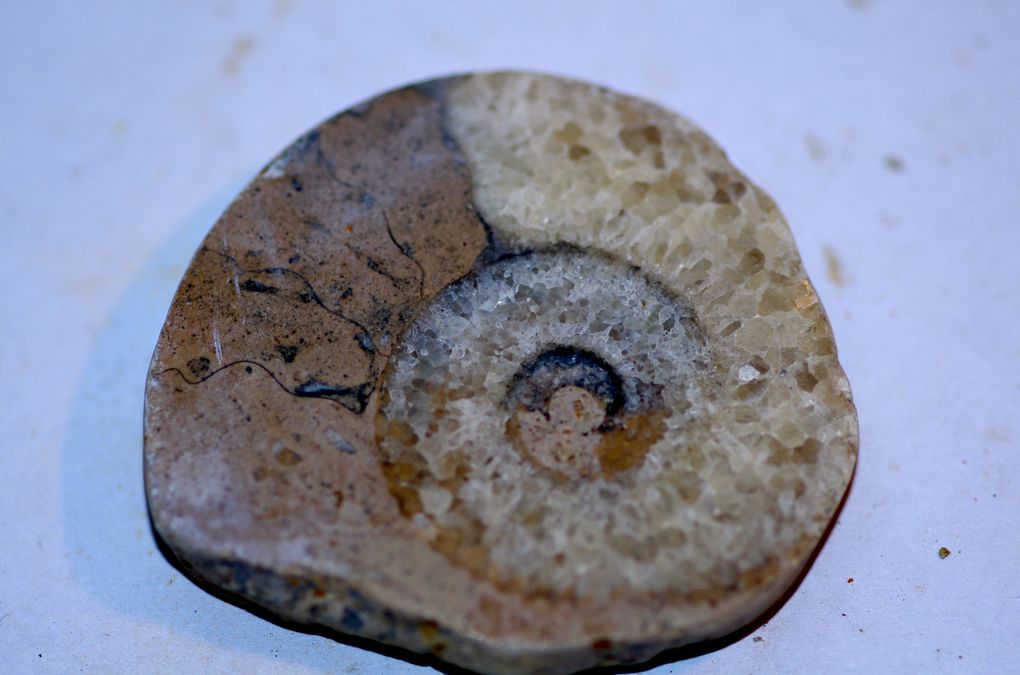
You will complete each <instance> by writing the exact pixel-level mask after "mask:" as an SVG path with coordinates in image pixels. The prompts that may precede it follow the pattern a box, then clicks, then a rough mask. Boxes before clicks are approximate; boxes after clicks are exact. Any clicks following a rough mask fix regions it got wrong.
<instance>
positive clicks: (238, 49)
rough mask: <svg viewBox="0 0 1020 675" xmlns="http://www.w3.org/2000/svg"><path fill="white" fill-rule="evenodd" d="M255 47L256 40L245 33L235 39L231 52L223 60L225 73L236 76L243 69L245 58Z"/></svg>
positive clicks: (228, 75)
mask: <svg viewBox="0 0 1020 675" xmlns="http://www.w3.org/2000/svg"><path fill="white" fill-rule="evenodd" d="M254 48H255V41H254V40H252V39H251V38H249V37H245V36H244V35H242V36H240V37H238V38H237V39H236V40H234V45H233V46H232V47H231V48H230V54H229V55H227V58H226V59H224V61H223V74H224V75H226V76H227V77H234V76H235V75H237V74H238V73H239V72H240V70H241V64H242V63H243V62H244V59H245V58H246V57H247V56H248V54H250V53H251V51H252V49H254Z"/></svg>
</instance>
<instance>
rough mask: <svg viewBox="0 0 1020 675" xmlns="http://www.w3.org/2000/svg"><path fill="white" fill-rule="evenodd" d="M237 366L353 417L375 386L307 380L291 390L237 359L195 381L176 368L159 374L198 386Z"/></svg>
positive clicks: (273, 376) (362, 408)
mask: <svg viewBox="0 0 1020 675" xmlns="http://www.w3.org/2000/svg"><path fill="white" fill-rule="evenodd" d="M239 365H246V366H255V367H256V368H260V369H262V370H263V371H264V372H265V373H266V374H267V375H269V377H271V378H272V379H273V382H275V383H276V384H277V386H279V387H280V389H282V390H283V391H285V392H287V393H288V394H290V395H291V396H293V397H295V398H320V399H323V400H326V401H330V402H331V403H336V404H337V405H339V406H341V407H343V408H346V409H347V410H349V411H351V412H352V413H354V414H355V415H360V414H361V413H362V412H364V411H365V408H366V407H367V406H368V399H369V397H371V395H372V392H374V391H375V384H374V383H373V382H372V381H371V379H369V380H366V381H364V382H362V383H361V384H358V385H355V386H353V387H338V386H335V385H328V384H323V383H321V382H319V381H317V380H309V381H308V382H306V383H305V384H302V385H300V386H299V387H298V388H297V389H293V390H292V389H290V388H289V387H287V385H285V384H284V383H283V382H281V381H280V379H279V378H278V377H276V374H275V373H273V371H271V370H269V368H267V367H266V366H265V365H263V364H261V363H259V362H258V361H252V360H250V359H238V360H236V361H231V362H230V363H224V364H223V365H221V366H220V367H219V368H217V369H216V370H213V371H211V372H210V373H209V374H208V375H205V376H203V377H200V378H198V379H197V380H191V379H188V376H187V375H185V374H184V371H182V370H181V369H180V368H177V367H174V368H166V369H164V370H161V371H160V373H159V374H160V376H162V375H166V374H167V373H177V375H178V376H179V377H180V378H181V379H182V380H184V381H185V382H187V383H188V384H190V385H192V386H197V385H199V384H203V383H204V382H205V381H206V380H208V379H210V378H212V377H215V376H216V375H217V374H219V373H221V372H223V371H224V370H226V369H228V368H233V367H234V366H239ZM347 397H350V398H351V399H353V402H352V403H350V404H348V403H345V400H346V399H347Z"/></svg>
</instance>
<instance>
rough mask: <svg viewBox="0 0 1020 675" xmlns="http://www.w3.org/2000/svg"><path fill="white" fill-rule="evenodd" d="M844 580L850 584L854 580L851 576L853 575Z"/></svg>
mask: <svg viewBox="0 0 1020 675" xmlns="http://www.w3.org/2000/svg"><path fill="white" fill-rule="evenodd" d="M846 582H847V583H848V584H852V583H853V582H854V578H853V577H850V578H849V579H847V580H846Z"/></svg>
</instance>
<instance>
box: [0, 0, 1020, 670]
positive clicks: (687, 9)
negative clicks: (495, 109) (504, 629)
mask: <svg viewBox="0 0 1020 675" xmlns="http://www.w3.org/2000/svg"><path fill="white" fill-rule="evenodd" d="M1018 35H1020V3H1011V2H1006V1H1002V2H957V3H948V2H893V1H891V0H890V1H883V0H857V1H856V2H841V1H839V0H825V1H821V0H820V1H818V2H781V3H776V2H770V3H760V2H743V3H736V2H691V3H679V2H677V3H666V2H662V3H652V2H627V3H624V2H619V3H606V2H559V3H553V2H520V1H517V2H514V3H505V4H495V3H492V4H479V3H467V2H464V3H438V2H428V3H425V2H422V3H391V2H390V3H384V2H360V3H343V4H339V3H322V4H318V3H313V2H306V1H291V2H287V1H280V2H275V3H271V4H258V3H251V2H240V1H237V2H217V3H210V4H201V3H187V4H184V3H165V4H159V3H155V4H153V3H133V2H120V3H94V4H93V3H84V2H81V3H78V2H67V3H29V2H23V3H15V2H5V3H3V6H2V8H0V92H2V99H0V100H2V104H0V129H2V130H3V140H2V141H0V148H2V152H0V228H2V229H0V233H2V236H0V252H2V260H3V265H0V376H2V381H3V383H4V386H3V394H2V399H0V400H2V405H0V533H2V539H0V672H9V673H22V672H77V671H85V672H150V671H151V672H199V671H201V672H246V673H248V672H251V673H259V672H295V673H317V672H350V673H403V672H409V671H412V670H417V668H416V667H414V666H411V665H408V664H406V663H404V662H401V661H396V660H393V659H390V658H387V657H384V656H381V655H378V654H376V653H374V652H368V651H362V650H359V649H355V648H352V647H348V646H344V645H341V644H338V643H335V642H333V641H330V640H327V639H324V638H321V637H315V636H309V635H304V634H299V633H295V632H291V631H287V630H284V629H282V628H279V627H277V626H275V625H273V624H271V623H268V622H266V621H263V620H261V619H258V618H256V617H254V616H252V615H251V614H249V613H247V612H245V611H243V610H240V609H237V608H235V607H234V606H232V605H229V604H226V603H224V602H221V601H219V600H216V599H214V598H212V597H211V596H209V595H207V594H206V593H204V592H202V591H200V590H198V589H197V588H196V587H195V586H194V585H192V584H191V582H189V581H188V580H187V579H186V578H183V577H182V576H181V575H180V574H179V573H178V572H177V571H176V570H174V569H173V568H172V567H170V565H169V564H168V563H167V562H166V561H165V560H164V559H163V557H162V556H161V555H160V553H159V552H158V551H156V550H155V547H154V542H153V539H152V535H151V533H150V530H149V525H148V521H147V519H146V514H145V503H144V497H143V493H142V482H141V417H142V408H141V406H142V392H143V385H144V378H145V372H146V367H147V365H148V360H149V356H150V354H151V350H152V347H153V345H154V344H155V341H156V337H157V333H158V331H159V328H160V325H161V323H162V320H163V316H164V313H165V310H166V307H167V305H168V303H169V301H170V298H171V295H172V293H173V290H174V288H175V285H176V283H177V280H178V279H179V278H180V275H181V274H182V272H183V271H184V268H185V266H186V265H187V262H188V260H189V258H190V256H191V254H192V252H193V251H194V249H195V247H196V246H197V244H198V242H199V240H200V238H201V237H202V235H203V234H204V232H205V231H206V230H207V229H208V227H209V226H210V225H211V224H212V222H213V220H214V219H215V218H216V216H217V215H218V213H219V211H220V210H221V209H222V208H223V207H224V206H225V205H226V204H227V203H228V202H229V201H230V199H231V198H232V197H233V195H234V194H236V192H237V190H238V189H239V188H240V187H241V186H242V185H243V182H244V181H245V180H246V179H247V178H248V177H250V176H252V175H253V173H254V172H255V171H256V170H258V168H259V167H260V166H261V165H262V164H263V163H265V162H266V161H267V160H268V159H270V158H271V157H272V156H273V155H274V154H275V153H276V152H277V151H278V150H280V149H281V148H283V147H284V146H286V145H287V144H288V143H290V142H291V141H292V140H293V139H294V138H295V137H296V136H297V135H299V134H300V133H302V132H303V131H305V130H306V129H308V128H309V127H311V126H312V125H314V124H316V123H317V122H319V121H320V120H322V119H323V118H325V117H327V116H329V115H331V114H332V113H334V112H336V111H338V110H340V109H343V108H345V107H347V106H349V105H350V104H353V103H355V102H357V101H359V100H361V99H365V98H367V97H370V96H372V95H375V94H377V93H379V92H381V91H383V90H386V89H389V88H391V87H394V86H397V85H400V84H403V83H407V82H410V81H414V80H418V79H423V78H430V77H434V76H437V75H441V74H447V73H451V72H458V71H466V70H473V69H487V68H497V67H500V68H507V67H512V68H531V69H539V70H544V71H551V72H554V73H560V74H567V75H571V76H575V77H580V78H584V79H590V80H595V81H598V82H601V83H604V84H606V85H609V86H612V87H614V88H617V89H621V90H624V91H628V92H631V93H635V94H638V95H641V96H645V97H648V98H652V99H655V100H657V101H659V102H661V103H663V104H665V105H667V106H669V107H672V108H675V109H677V110H679V111H681V112H683V113H685V114H687V115H688V116H690V117H691V118H693V119H694V120H695V121H696V122H698V123H699V124H701V125H702V126H703V127H704V128H705V129H706V130H707V131H708V132H709V133H710V134H711V135H713V136H714V137H715V138H716V139H717V140H719V141H720V143H721V144H722V145H723V146H724V147H725V148H726V149H727V151H728V152H729V153H730V156H731V157H732V159H733V160H734V161H735V163H736V164H737V165H738V166H739V167H741V168H742V169H743V170H744V171H746V173H747V174H748V175H749V176H751V178H752V179H753V180H755V181H757V182H758V183H760V184H761V185H763V186H764V187H765V188H766V189H767V190H768V191H769V192H770V193H771V194H772V195H773V196H774V197H775V198H776V200H777V202H778V203H779V204H780V206H781V208H782V209H783V211H784V212H785V214H786V215H787V217H788V219H789V221H790V223H791V226H792V228H793V230H794V233H795V235H796V237H797V240H798V242H799V244H800V247H801V251H802V253H803V255H804V259H805V263H806V265H807V267H808V270H809V272H810V273H811V275H812V278H813V279H814V280H815V282H816V284H817V286H818V290H819V293H820V294H821V296H822V298H823V301H824V303H825V305H826V307H827V308H828V310H829V314H830V317H831V319H832V322H833V326H834V330H835V333H836V338H837V343H838V346H839V350H840V355H841V358H842V361H843V363H844V365H845V367H846V369H847V371H848V373H849V375H850V380H851V383H852V385H853V389H854V393H855V396H856V400H857V404H858V407H859V411H860V422H861V452H860V462H859V466H858V470H857V474H856V478H855V480H854V483H853V487H852V490H851V494H850V496H849V498H848V500H847V502H846V505H845V508H844V509H843V511H842V513H841V515H840V518H839V522H838V524H837V525H836V527H835V528H834V529H833V531H832V534H831V536H830V537H829V539H828V540H827V542H826V544H825V546H824V548H823V550H822V551H821V554H820V555H819V556H818V558H817V560H816V561H815V563H814V565H813V567H812V568H811V570H810V573H809V574H808V575H807V576H806V578H805V579H804V581H803V583H802V584H801V585H800V587H799V589H798V590H797V592H796V593H795V594H794V595H793V596H792V598H791V599H790V600H789V601H788V602H787V603H786V604H785V605H784V606H782V608H781V609H780V610H779V611H778V612H777V613H776V614H775V615H774V616H772V617H771V618H770V619H769V621H768V624H767V625H766V626H762V627H760V628H758V629H757V630H755V631H754V632H753V633H751V634H749V635H747V636H746V637H744V638H743V639H741V640H738V641H736V642H734V643H732V644H730V645H729V646H726V647H724V648H722V649H720V650H717V651H714V652H711V653H708V654H705V655H702V656H698V657H695V658H691V659H688V660H685V661H681V662H678V663H673V664H667V665H662V666H660V667H659V669H658V670H657V671H656V672H661V673H666V672H676V673H688V672H690V673H739V672H755V673H761V672H765V673H769V672H853V671H873V672H874V671H877V672H958V671H971V672H1004V671H1013V672H1020V655H1018V651H1020V642H1018V641H1020V562H1018V561H1020V536H1018V535H1020V527H1018V525H1020V492H1018V488H1020V484H1018V471H1020V455H1018V450H1020V424H1018V422H1017V415H1018V412H1020V290H1018V289H1020V261H1018V256H1020V223H1018V222H1017V221H1018V218H1020V166H1018V157H1020V131H1018V130H1020V39H1018ZM890 158H894V159H890ZM897 161H898V162H900V163H901V164H902V168H901V169H900V170H894V168H895V167H891V166H890V164H894V165H895V164H896V162H897ZM825 251H830V252H831V255H832V256H834V257H835V259H836V260H838V263H839V266H840V268H841V271H842V276H843V283H842V284H837V283H835V282H834V281H833V278H832V277H831V276H830V275H829V273H828V271H827V267H828V264H829V263H828V262H827V256H826V253H825ZM940 546H946V547H948V548H949V549H951V550H952V555H951V556H950V557H948V558H947V559H945V560H940V559H939V558H938V556H937V555H936V553H937V551H938V548H939V547H940ZM850 577H852V578H853V579H854V582H853V583H848V582H847V579H848V578H850ZM759 637H760V638H762V639H761V640H760V641H755V640H756V639H757V638H759Z"/></svg>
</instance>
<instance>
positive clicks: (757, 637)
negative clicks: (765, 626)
mask: <svg viewBox="0 0 1020 675" xmlns="http://www.w3.org/2000/svg"><path fill="white" fill-rule="evenodd" d="M752 640H753V641H754V642H765V638H763V637H759V636H755V637H754V638H752Z"/></svg>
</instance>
